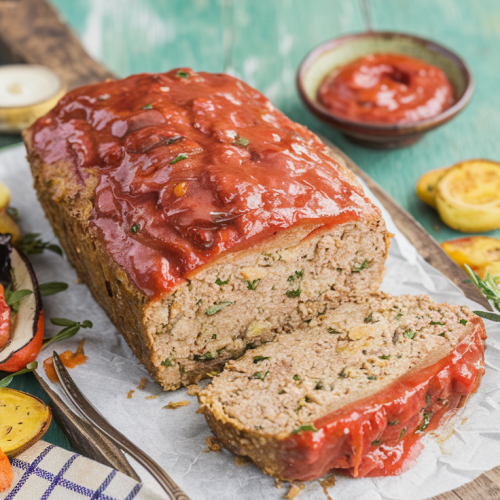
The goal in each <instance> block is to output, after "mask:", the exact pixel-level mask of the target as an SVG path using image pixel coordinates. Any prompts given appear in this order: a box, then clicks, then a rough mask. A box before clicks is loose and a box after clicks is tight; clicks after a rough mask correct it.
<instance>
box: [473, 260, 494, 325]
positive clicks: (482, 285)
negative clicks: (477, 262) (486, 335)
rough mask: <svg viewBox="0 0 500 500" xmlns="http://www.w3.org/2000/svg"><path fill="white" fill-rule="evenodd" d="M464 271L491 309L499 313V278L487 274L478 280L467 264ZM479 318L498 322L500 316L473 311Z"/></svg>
mask: <svg viewBox="0 0 500 500" xmlns="http://www.w3.org/2000/svg"><path fill="white" fill-rule="evenodd" d="M465 270H466V271H467V274H468V275H469V276H470V279H471V281H472V283H474V285H476V286H477V287H478V288H479V291H480V292H481V293H482V294H483V296H484V298H485V299H486V300H487V301H488V302H489V303H490V305H491V307H492V308H493V309H494V310H496V311H498V312H500V277H499V276H490V274H489V273H488V274H487V275H486V278H485V279H484V280H483V279H482V278H480V277H479V276H478V275H477V274H476V273H475V272H474V271H473V270H472V269H471V268H470V267H469V266H468V265H467V264H465ZM473 312H474V314H477V315H478V316H480V317H481V318H485V319H489V320H490V321H496V322H500V314H496V313H491V312H485V311H473Z"/></svg>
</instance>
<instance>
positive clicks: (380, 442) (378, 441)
mask: <svg viewBox="0 0 500 500" xmlns="http://www.w3.org/2000/svg"><path fill="white" fill-rule="evenodd" d="M381 444H382V441H381V440H380V439H375V441H372V446H379V445H381Z"/></svg>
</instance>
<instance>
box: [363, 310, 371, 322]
mask: <svg viewBox="0 0 500 500" xmlns="http://www.w3.org/2000/svg"><path fill="white" fill-rule="evenodd" d="M364 322H365V323H373V313H372V312H371V313H370V314H369V315H368V316H367V317H366V318H365V319H364Z"/></svg>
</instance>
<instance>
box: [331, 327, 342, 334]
mask: <svg viewBox="0 0 500 500" xmlns="http://www.w3.org/2000/svg"><path fill="white" fill-rule="evenodd" d="M328 333H340V332H339V331H338V330H335V328H331V327H330V328H328Z"/></svg>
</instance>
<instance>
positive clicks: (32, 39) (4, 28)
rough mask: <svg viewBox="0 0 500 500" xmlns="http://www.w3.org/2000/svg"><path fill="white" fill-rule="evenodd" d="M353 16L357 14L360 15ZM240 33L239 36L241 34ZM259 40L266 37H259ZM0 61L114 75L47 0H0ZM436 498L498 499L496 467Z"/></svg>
mask: <svg viewBox="0 0 500 500" xmlns="http://www.w3.org/2000/svg"><path fill="white" fill-rule="evenodd" d="M258 5H260V3H259V4H258ZM345 5H346V4H345ZM306 10H307V9H306ZM356 15H357V17H359V13H357V14H356ZM239 36H240V37H241V33H240V35H239ZM261 40H262V41H263V40H266V38H265V37H262V38H261ZM266 50H268V48H267V47H266ZM0 60H3V61H11V62H28V63H38V64H44V65H46V66H48V67H50V68H52V69H54V70H55V71H56V72H58V73H59V74H60V75H61V76H62V77H63V78H64V79H65V81H66V82H67V83H68V86H69V88H74V87H77V86H79V85H83V84H88V83H93V82H97V81H102V80H104V79H106V78H113V77H114V76H113V74H112V73H111V72H110V71H108V70H107V69H106V68H105V67H104V66H102V65H101V64H99V63H97V62H96V61H94V60H93V59H92V58H91V57H90V56H89V55H88V54H87V53H86V52H85V51H84V49H83V48H82V46H81V45H80V43H79V41H78V39H77V38H76V37H75V36H74V34H73V33H72V32H71V30H70V29H69V28H68V27H67V26H66V25H65V24H64V23H63V22H62V21H61V19H60V18H59V16H58V14H57V13H56V11H55V10H54V9H53V8H52V7H51V6H50V5H49V4H48V3H47V2H46V0H0ZM295 118H296V119H298V117H295ZM328 145H329V146H330V147H331V148H332V150H333V151H334V152H335V153H336V154H337V155H339V156H341V157H342V158H343V159H344V161H345V162H346V164H347V166H348V167H349V168H351V169H352V170H353V171H354V172H355V173H356V174H357V175H358V176H359V177H361V178H362V179H363V180H364V181H365V182H366V184H367V185H368V187H369V188H370V189H371V190H372V191H373V192H374V194H375V195H376V196H377V197H378V199H379V200H380V201H381V202H382V204H383V205H384V207H385V208H386V209H387V211H388V212H389V213H390V214H391V216H392V218H393V220H394V222H395V224H396V225H397V226H398V228H399V229H400V230H401V232H402V233H403V234H404V235H405V236H406V237H407V238H408V239H409V240H410V242H412V244H413V245H414V246H415V247H416V248H417V250H418V251H419V253H420V254H421V255H422V257H424V259H426V260H427V261H428V262H429V263H430V264H431V265H433V266H434V267H436V268H437V269H439V270H440V271H441V272H442V273H443V274H445V275H446V276H447V277H448V278H449V279H451V280H452V281H453V282H454V283H455V284H456V285H457V286H458V287H459V288H461V289H462V290H463V291H464V293H465V295H466V296H467V297H469V298H471V299H472V300H476V301H477V302H481V303H483V304H485V301H484V299H483V298H482V297H481V296H480V294H479V293H478V292H477V290H476V289H475V288H474V287H473V286H471V285H468V284H464V283H463V280H464V279H465V278H466V275H465V273H464V272H463V271H462V270H461V269H460V268H459V267H458V266H457V265H456V264H455V263H454V262H452V261H451V260H450V259H449V258H448V257H447V255H446V254H445V253H444V252H443V251H442V250H441V248H440V246H439V245H438V244H437V243H436V241H435V240H434V239H433V238H432V237H431V236H430V235H429V233H428V232H427V231H425V229H424V228H423V227H422V226H420V224H418V222H416V221H415V219H413V217H411V216H410V215H409V214H408V213H407V212H406V211H404V210H403V209H402V208H401V207H400V206H399V205H398V204H397V203H395V202H394V200H393V199H392V198H391V197H389V196H388V195H387V194H386V193H385V192H384V191H383V190H382V189H381V188H380V187H379V186H378V185H377V184H376V183H375V182H374V181H373V180H372V179H371V177H370V176H368V175H367V174H366V173H365V172H364V171H363V170H361V169H360V168H359V167H358V166H357V165H356V164H355V163H354V162H353V161H352V160H351V159H350V158H349V157H348V156H347V155H345V154H344V153H343V152H342V151H340V150H339V149H338V148H336V147H335V146H334V145H333V144H331V143H330V142H328ZM485 305H487V304H485ZM47 389H48V388H47ZM48 391H49V395H50V397H51V398H52V402H53V406H54V407H55V413H57V414H59V415H60V420H59V421H60V424H61V425H62V426H63V427H64V428H65V429H66V430H67V432H68V434H69V435H70V437H71V442H72V445H73V446H74V447H75V449H76V450H77V451H80V452H81V453H83V454H86V455H87V456H90V457H91V458H94V459H95V460H98V461H100V462H102V463H105V464H106V465H109V464H110V463H113V460H118V462H116V465H114V467H116V468H119V470H123V471H124V472H125V473H127V472H126V469H127V465H128V464H127V463H126V462H125V463H123V462H122V461H121V460H122V456H121V457H120V452H118V454H117V457H118V458H117V457H116V456H115V458H113V455H116V453H115V450H111V452H110V453H107V452H106V451H103V448H102V447H104V448H106V447H108V448H109V446H108V443H104V444H102V443H101V445H102V446H101V445H99V446H95V444H96V442H97V441H98V440H99V439H103V438H102V436H95V434H93V433H95V431H94V430H92V429H89V428H88V426H87V427H86V426H85V425H82V423H81V421H80V420H79V419H75V418H74V416H73V415H72V414H71V413H68V411H69V410H68V408H67V407H66V405H65V404H64V403H63V402H62V401H61V400H60V399H59V398H58V397H57V395H55V393H53V391H50V389H48ZM88 441H91V443H90V444H89V442H88ZM92 441H94V442H93V443H92ZM111 446H112V445H111ZM120 467H121V469H120ZM129 472H130V471H129ZM437 499H439V500H457V499H461V500H476V499H485V500H493V499H500V467H498V468H496V469H494V470H492V471H489V472H486V473H485V474H483V475H482V476H481V477H479V478H478V479H476V480H475V481H473V482H471V483H468V484H466V485H464V486H462V487H461V488H458V489H456V490H454V491H452V492H448V493H445V494H443V495H440V496H438V497H436V500H437Z"/></svg>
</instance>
